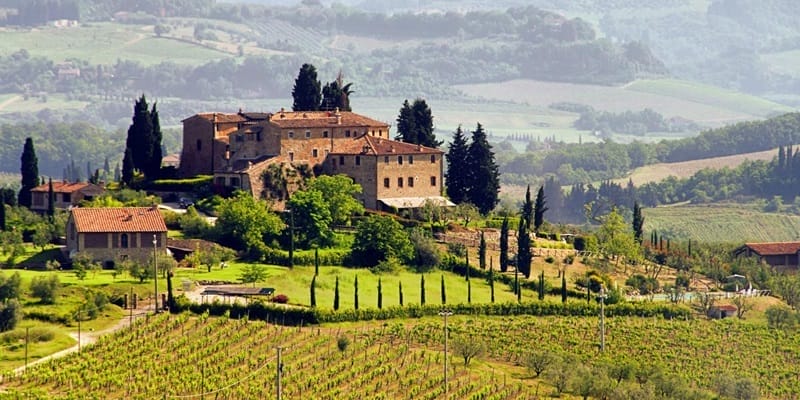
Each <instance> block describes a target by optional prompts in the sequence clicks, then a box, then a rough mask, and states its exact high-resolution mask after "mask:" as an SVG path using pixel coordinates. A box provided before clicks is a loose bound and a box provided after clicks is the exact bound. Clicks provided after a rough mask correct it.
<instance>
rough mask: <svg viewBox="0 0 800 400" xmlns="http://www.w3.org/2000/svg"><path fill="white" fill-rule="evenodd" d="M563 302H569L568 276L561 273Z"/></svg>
mask: <svg viewBox="0 0 800 400" xmlns="http://www.w3.org/2000/svg"><path fill="white" fill-rule="evenodd" d="M561 302H562V303H566V302H567V274H566V272H563V273H561Z"/></svg>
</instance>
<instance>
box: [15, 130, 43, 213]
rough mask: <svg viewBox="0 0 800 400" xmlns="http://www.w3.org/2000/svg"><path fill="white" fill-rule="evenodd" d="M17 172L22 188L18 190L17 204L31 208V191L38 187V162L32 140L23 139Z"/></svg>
mask: <svg viewBox="0 0 800 400" xmlns="http://www.w3.org/2000/svg"><path fill="white" fill-rule="evenodd" d="M19 171H20V174H21V175H22V182H21V183H22V187H20V189H19V197H18V203H19V205H20V206H21V207H27V208H31V189H33V188H35V187H36V186H39V160H38V159H37V158H36V149H34V147H33V139H32V138H26V139H25V147H24V148H23V149H22V157H21V158H20V169H19Z"/></svg>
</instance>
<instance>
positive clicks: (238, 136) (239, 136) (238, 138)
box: [236, 135, 244, 142]
mask: <svg viewBox="0 0 800 400" xmlns="http://www.w3.org/2000/svg"><path fill="white" fill-rule="evenodd" d="M236 141H237V142H244V135H236Z"/></svg>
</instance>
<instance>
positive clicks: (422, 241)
mask: <svg viewBox="0 0 800 400" xmlns="http://www.w3.org/2000/svg"><path fill="white" fill-rule="evenodd" d="M408 237H409V240H411V245H412V246H413V247H414V261H413V262H414V265H415V266H416V270H417V272H428V271H430V270H431V269H433V268H434V267H436V266H437V265H439V263H440V262H441V254H440V252H439V247H438V246H437V244H436V241H435V240H434V239H433V238H432V237H431V236H430V235H428V234H427V233H426V232H425V231H424V230H422V229H412V230H411V232H410V233H409V235H408Z"/></svg>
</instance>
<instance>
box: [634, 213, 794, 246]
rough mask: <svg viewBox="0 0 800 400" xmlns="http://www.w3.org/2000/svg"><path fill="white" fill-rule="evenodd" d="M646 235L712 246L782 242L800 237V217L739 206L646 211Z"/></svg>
mask: <svg viewBox="0 0 800 400" xmlns="http://www.w3.org/2000/svg"><path fill="white" fill-rule="evenodd" d="M643 213H644V217H645V226H644V228H645V231H648V232H650V231H652V230H656V231H658V232H659V234H663V235H664V237H668V238H671V239H673V240H687V239H691V240H695V241H700V242H711V243H723V242H727V243H742V242H779V241H792V240H797V238H799V237H800V216H798V215H787V214H778V213H767V212H762V211H760V210H757V209H754V208H753V207H747V206H741V205H736V204H730V205H726V204H710V205H681V206H667V207H656V208H645V209H644V210H643Z"/></svg>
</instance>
